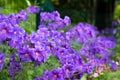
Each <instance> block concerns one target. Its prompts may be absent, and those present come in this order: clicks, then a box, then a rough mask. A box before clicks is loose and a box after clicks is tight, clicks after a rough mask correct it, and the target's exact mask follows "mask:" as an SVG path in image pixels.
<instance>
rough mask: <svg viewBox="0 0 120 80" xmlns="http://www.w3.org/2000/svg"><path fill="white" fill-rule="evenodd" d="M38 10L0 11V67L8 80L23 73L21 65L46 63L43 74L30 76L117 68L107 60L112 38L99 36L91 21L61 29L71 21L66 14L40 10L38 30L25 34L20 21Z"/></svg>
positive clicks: (59, 79)
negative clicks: (7, 75) (10, 12)
mask: <svg viewBox="0 0 120 80" xmlns="http://www.w3.org/2000/svg"><path fill="white" fill-rule="evenodd" d="M39 10H40V9H39V8H37V7H29V8H28V11H25V10H22V11H21V12H20V13H18V14H10V15H8V16H6V15H4V14H0V45H2V46H5V47H4V48H1V52H0V70H7V73H9V76H10V77H11V78H12V80H18V77H16V76H17V75H19V73H21V74H22V72H24V70H25V69H26V68H24V67H25V66H33V67H37V68H38V67H40V66H41V65H43V64H47V68H44V69H43V74H42V75H36V76H33V77H32V79H33V78H34V79H35V80H75V79H81V78H82V77H83V76H84V75H86V74H87V75H88V77H87V78H88V79H91V78H92V77H97V76H99V75H101V74H102V73H103V72H104V70H106V69H108V68H109V69H111V70H113V71H116V70H117V64H116V63H115V62H114V61H113V60H111V57H112V56H114V52H113V49H114V48H115V46H116V40H115V38H114V37H111V36H104V35H101V34H100V33H99V31H98V30H97V29H96V27H95V26H93V25H91V24H88V23H79V24H77V25H75V26H74V27H73V28H70V29H69V30H67V31H64V29H65V28H66V27H68V26H70V24H71V20H70V18H69V17H68V16H65V17H64V19H62V18H61V17H60V14H59V12H57V11H53V12H52V13H49V12H41V14H40V16H41V17H40V25H39V29H38V30H37V31H36V32H33V33H31V34H28V33H27V32H26V31H25V30H24V29H23V28H22V27H20V23H21V22H26V21H27V20H28V17H29V15H28V14H34V13H37V12H38V11H39ZM26 27H28V28H29V26H26ZM6 47H8V48H7V49H8V52H6V50H5V49H6ZM50 57H52V59H53V63H52V62H51V61H52V60H50ZM49 60H50V61H49ZM54 60H56V61H57V62H54ZM25 64H27V65H25ZM56 64H57V66H56ZM51 66H52V68H51V69H49V67H51ZM41 69H42V68H41ZM37 73H39V71H38V72H37Z"/></svg>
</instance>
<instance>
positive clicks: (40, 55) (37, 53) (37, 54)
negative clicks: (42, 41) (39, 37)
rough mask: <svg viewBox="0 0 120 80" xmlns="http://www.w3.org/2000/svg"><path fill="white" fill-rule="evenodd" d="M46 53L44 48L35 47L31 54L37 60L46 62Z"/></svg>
mask: <svg viewBox="0 0 120 80" xmlns="http://www.w3.org/2000/svg"><path fill="white" fill-rule="evenodd" d="M45 54H46V53H44V50H42V49H41V48H40V47H35V49H34V51H33V53H32V54H31V56H32V58H33V59H34V60H35V61H39V62H44V61H45V60H46V58H45V57H47V56H46V55H45Z"/></svg>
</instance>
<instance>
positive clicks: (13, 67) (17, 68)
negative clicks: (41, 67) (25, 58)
mask: <svg viewBox="0 0 120 80" xmlns="http://www.w3.org/2000/svg"><path fill="white" fill-rule="evenodd" d="M8 70H9V75H10V76H11V77H12V79H13V80H14V79H15V75H16V74H17V73H19V72H21V71H22V64H21V63H20V62H17V61H16V60H15V55H12V56H11V58H10V65H9V67H8Z"/></svg>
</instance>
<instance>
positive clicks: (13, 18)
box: [8, 14, 20, 25]
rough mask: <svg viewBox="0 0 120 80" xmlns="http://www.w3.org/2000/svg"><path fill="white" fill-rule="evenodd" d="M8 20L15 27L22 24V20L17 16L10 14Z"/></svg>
mask: <svg viewBox="0 0 120 80" xmlns="http://www.w3.org/2000/svg"><path fill="white" fill-rule="evenodd" d="M8 19H9V21H10V23H11V24H13V25H15V24H19V23H20V19H19V17H18V15H17V14H10V15H9V16H8Z"/></svg>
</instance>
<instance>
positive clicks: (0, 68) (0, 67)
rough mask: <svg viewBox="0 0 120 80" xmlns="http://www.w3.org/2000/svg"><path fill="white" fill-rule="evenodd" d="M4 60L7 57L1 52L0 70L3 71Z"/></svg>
mask: <svg viewBox="0 0 120 80" xmlns="http://www.w3.org/2000/svg"><path fill="white" fill-rule="evenodd" d="M4 59H5V55H4V54H3V53H2V52H0V70H2V68H3V66H4Z"/></svg>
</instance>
